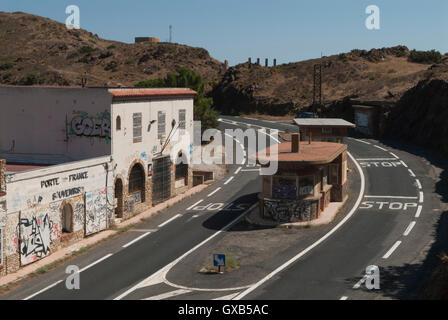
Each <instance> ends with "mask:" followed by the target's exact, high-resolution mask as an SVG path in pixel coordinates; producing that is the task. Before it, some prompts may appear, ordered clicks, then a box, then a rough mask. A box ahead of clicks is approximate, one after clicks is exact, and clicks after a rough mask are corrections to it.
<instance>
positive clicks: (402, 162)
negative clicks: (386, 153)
mask: <svg viewBox="0 0 448 320" xmlns="http://www.w3.org/2000/svg"><path fill="white" fill-rule="evenodd" d="M400 162H401V164H402V165H403V166H404V167H405V168H407V167H408V165H407V164H406V163H404V161H403V160H400Z"/></svg>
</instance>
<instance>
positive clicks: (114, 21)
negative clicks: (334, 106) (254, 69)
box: [0, 0, 448, 65]
mask: <svg viewBox="0 0 448 320" xmlns="http://www.w3.org/2000/svg"><path fill="white" fill-rule="evenodd" d="M72 4H74V5H77V6H78V7H79V8H80V14H81V28H82V29H86V30H88V31H90V32H92V33H96V34H98V35H99V36H100V37H103V38H106V39H111V40H117V41H123V42H128V43H132V42H133V41H134V37H135V36H155V37H158V38H160V39H161V40H162V41H166V40H168V34H169V33H168V30H169V25H170V24H171V25H173V41H174V42H177V43H182V44H187V45H190V46H198V47H203V48H205V49H207V50H208V51H209V52H210V54H211V55H212V56H213V57H214V58H216V59H218V60H221V61H224V59H228V60H229V63H230V65H234V64H236V63H240V62H244V61H246V60H247V58H248V57H252V60H254V59H256V58H257V57H259V58H260V59H261V61H263V62H264V58H269V59H270V61H271V59H272V58H277V61H278V63H287V62H292V61H299V60H304V59H310V58H317V57H320V54H321V52H323V55H331V54H336V53H340V52H347V51H350V50H351V49H355V48H357V49H370V48H378V47H385V46H394V45H399V44H403V45H406V46H408V47H409V48H410V49H413V48H417V49H420V50H428V49H436V50H439V51H441V52H442V53H445V52H448V1H447V0H426V1H421V0H420V1H417V0H369V1H364V0H306V1H302V0H276V1H272V0H271V1H266V0H258V1H257V0H225V1H217V0H127V1H123V0H120V1H115V0H109V1H105V0H69V1H65V0H39V1H36V0H1V2H0V11H6V12H14V11H23V12H27V13H33V14H37V15H40V16H44V17H47V18H51V19H54V20H56V21H59V22H65V20H66V17H67V15H66V14H65V8H66V7H67V6H68V5H72ZM368 5H376V6H378V7H379V8H380V18H381V20H380V23H381V25H380V27H381V29H380V30H368V29H367V28H366V27H365V20H366V18H367V16H368V15H367V14H366V13H365V9H366V7H367V6H368Z"/></svg>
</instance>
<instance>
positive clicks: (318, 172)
mask: <svg viewBox="0 0 448 320" xmlns="http://www.w3.org/2000/svg"><path fill="white" fill-rule="evenodd" d="M272 159H276V160H272ZM257 160H258V161H259V162H260V163H261V166H262V167H263V166H269V165H270V164H269V163H268V164H266V163H267V160H271V161H277V164H278V169H277V172H276V173H275V174H273V175H263V177H262V192H261V193H260V195H259V199H260V214H261V216H262V217H263V218H267V219H271V220H274V221H277V222H279V223H290V222H303V221H311V220H314V219H317V218H319V217H320V215H321V213H322V212H323V211H324V210H325V208H326V207H327V206H328V204H329V203H330V202H342V201H343V200H344V199H345V197H346V194H347V190H346V189H347V188H346V185H347V146H346V145H345V144H341V143H334V142H322V141H311V140H309V141H300V137H299V134H292V136H291V142H283V143H280V144H279V145H277V146H275V147H270V148H267V149H266V150H263V151H262V152H259V153H258V154H257ZM261 172H263V171H261Z"/></svg>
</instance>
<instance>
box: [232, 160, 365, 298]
mask: <svg viewBox="0 0 448 320" xmlns="http://www.w3.org/2000/svg"><path fill="white" fill-rule="evenodd" d="M347 154H348V156H349V157H350V158H351V159H352V161H353V162H354V163H355V166H356V168H357V170H358V172H359V175H360V177H361V186H360V190H359V196H358V199H357V200H356V203H355V205H354V206H353V207H352V209H351V210H350V212H349V213H348V214H347V215H346V216H345V217H344V218H343V219H342V220H341V221H340V222H339V223H338V224H337V225H336V226H335V227H334V228H333V229H331V230H330V231H329V232H328V233H327V234H325V235H324V236H323V237H322V238H320V239H319V240H317V241H316V242H314V243H313V244H312V245H310V246H308V247H307V248H306V249H305V250H303V251H301V252H300V253H298V254H297V255H296V256H294V257H293V258H291V259H290V260H288V261H287V262H285V263H284V264H282V265H281V266H279V267H278V268H277V269H275V270H274V271H272V272H271V273H269V274H268V275H267V276H265V277H264V278H263V279H261V280H260V281H258V282H257V283H255V284H254V285H253V286H250V287H249V288H247V289H246V290H244V291H243V292H242V293H240V294H239V295H238V296H236V297H235V299H234V300H241V299H242V298H243V297H245V296H246V295H248V294H249V293H251V292H252V291H254V290H255V289H256V288H258V287H259V286H261V285H262V284H264V283H265V282H266V281H268V280H269V279H271V278H272V277H274V276H275V275H276V274H278V273H279V272H281V271H283V270H284V269H286V268H287V267H289V266H290V265H291V264H293V263H294V262H296V261H297V260H298V259H300V258H301V257H303V256H304V255H305V254H307V253H308V252H310V251H311V250H312V249H314V248H315V247H317V246H318V245H319V244H321V243H322V242H324V241H325V240H326V239H327V238H329V237H330V236H331V235H332V234H333V233H335V232H336V231H337V230H338V229H339V228H340V227H341V226H342V225H344V223H346V222H347V221H348V219H350V218H351V217H352V216H353V215H354V214H355V212H356V209H357V208H358V206H359V205H360V203H361V201H362V198H363V196H364V190H365V176H364V173H363V171H362V169H361V166H360V165H359V164H358V162H357V161H356V159H355V158H354V157H353V156H352V155H351V154H350V152H347Z"/></svg>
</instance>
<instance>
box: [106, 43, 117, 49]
mask: <svg viewBox="0 0 448 320" xmlns="http://www.w3.org/2000/svg"><path fill="white" fill-rule="evenodd" d="M116 47H117V46H116V45H114V44H111V45H110V46H108V47H107V49H115V48H116Z"/></svg>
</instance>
